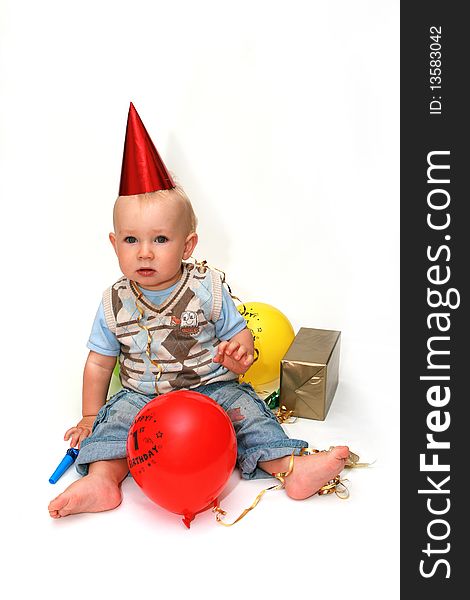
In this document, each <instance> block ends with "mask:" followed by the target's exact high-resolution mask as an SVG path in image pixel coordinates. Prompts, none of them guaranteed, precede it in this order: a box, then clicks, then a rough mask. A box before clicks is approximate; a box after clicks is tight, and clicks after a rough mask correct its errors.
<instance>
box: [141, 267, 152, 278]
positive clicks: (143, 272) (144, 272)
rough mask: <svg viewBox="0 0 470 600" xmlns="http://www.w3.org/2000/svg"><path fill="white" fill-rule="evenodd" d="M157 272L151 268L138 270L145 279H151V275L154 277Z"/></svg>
mask: <svg viewBox="0 0 470 600" xmlns="http://www.w3.org/2000/svg"><path fill="white" fill-rule="evenodd" d="M155 272H156V271H155V269H150V268H142V269H137V273H138V274H139V275H142V276H143V277H150V275H153V274H154V273H155Z"/></svg>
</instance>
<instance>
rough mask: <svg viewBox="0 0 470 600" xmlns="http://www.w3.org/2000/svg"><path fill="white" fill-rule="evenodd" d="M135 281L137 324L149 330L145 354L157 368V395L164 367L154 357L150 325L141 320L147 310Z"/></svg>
mask: <svg viewBox="0 0 470 600" xmlns="http://www.w3.org/2000/svg"><path fill="white" fill-rule="evenodd" d="M133 283H134V285H135V287H136V289H137V292H138V295H137V298H136V300H135V305H136V307H137V310H138V311H139V316H138V317H137V325H138V326H139V327H140V328H141V329H143V330H144V331H146V332H147V347H146V348H145V354H146V355H147V357H148V359H149V361H150V362H151V363H152V365H153V366H154V367H156V368H157V374H156V376H155V393H156V394H157V396H159V395H160V392H159V391H158V382H159V380H160V377H161V376H162V373H163V367H162V365H161V364H160V363H159V362H157V361H156V360H154V359H153V358H152V334H151V333H150V329H149V327H147V325H144V324H143V323H142V322H141V321H142V319H143V318H144V315H145V311H144V309H143V307H142V306H141V305H140V304H139V302H141V298H142V296H143V294H142V290H141V289H140V287H139V286H138V285H137V284H136V282H135V281H134V282H133Z"/></svg>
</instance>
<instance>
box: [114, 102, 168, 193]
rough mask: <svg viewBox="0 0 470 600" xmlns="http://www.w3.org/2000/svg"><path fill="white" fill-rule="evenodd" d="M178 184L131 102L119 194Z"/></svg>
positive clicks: (153, 190)
mask: <svg viewBox="0 0 470 600" xmlns="http://www.w3.org/2000/svg"><path fill="white" fill-rule="evenodd" d="M174 187H175V183H174V181H173V179H172V177H171V175H170V174H169V173H168V170H167V168H166V167H165V165H164V163H163V161H162V159H161V158H160V155H159V154H158V152H157V149H156V148H155V146H154V144H153V142H152V140H151V139H150V136H149V134H148V133H147V130H146V129H145V127H144V124H143V123H142V121H141V118H140V117H139V115H138V114H137V111H136V109H135V107H134V105H133V104H132V102H131V105H130V107H129V115H128V117H127V129H126V141H125V143H124V155H123V157H122V169H121V183H120V185H119V195H120V196H133V195H134V194H144V193H146V192H157V191H159V190H171V189H172V188H174Z"/></svg>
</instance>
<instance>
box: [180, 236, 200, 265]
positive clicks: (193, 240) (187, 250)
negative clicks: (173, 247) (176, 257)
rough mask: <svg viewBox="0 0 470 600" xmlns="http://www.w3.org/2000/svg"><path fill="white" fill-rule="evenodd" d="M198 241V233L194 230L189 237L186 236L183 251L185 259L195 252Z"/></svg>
mask: <svg viewBox="0 0 470 600" xmlns="http://www.w3.org/2000/svg"><path fill="white" fill-rule="evenodd" d="M197 242H198V237H197V233H196V232H194V231H193V233H190V234H189V235H188V237H187V238H186V241H185V242H184V253H183V259H184V260H186V259H188V258H189V257H190V256H191V254H192V253H193V252H194V248H195V247H196V245H197Z"/></svg>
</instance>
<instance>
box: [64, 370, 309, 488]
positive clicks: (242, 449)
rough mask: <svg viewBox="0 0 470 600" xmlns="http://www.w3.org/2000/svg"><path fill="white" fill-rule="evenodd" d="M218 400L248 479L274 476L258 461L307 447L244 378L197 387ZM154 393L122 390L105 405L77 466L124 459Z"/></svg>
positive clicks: (80, 469)
mask: <svg viewBox="0 0 470 600" xmlns="http://www.w3.org/2000/svg"><path fill="white" fill-rule="evenodd" d="M192 391H194V392H199V393H200V394H204V395H206V396H209V397H210V398H212V399H213V400H215V401H216V402H217V403H218V404H220V406H221V407H222V408H223V409H224V410H225V412H226V413H227V414H228V416H229V417H230V420H231V421H232V423H233V427H234V429H235V433H236V435H237V464H238V467H239V468H240V471H241V475H242V477H243V478H244V479H260V478H267V477H271V475H269V474H268V473H266V472H265V471H263V470H262V469H259V468H258V467H257V464H258V461H265V460H273V459H276V458H281V457H283V456H290V455H291V454H292V452H293V451H294V453H295V454H299V453H300V450H301V448H305V447H307V446H308V442H306V441H304V440H295V439H291V438H289V437H288V436H287V435H286V433H285V432H284V430H283V429H282V427H281V425H280V424H279V423H278V421H277V419H276V417H275V416H274V414H273V413H272V412H271V410H269V408H268V407H267V406H266V403H265V402H264V401H263V400H261V399H260V398H258V396H257V395H256V393H255V391H254V390H253V388H252V387H251V386H250V385H248V384H246V383H241V384H240V383H238V382H237V381H223V382H220V383H210V384H208V385H201V386H199V387H197V388H194V389H193V390H192ZM153 397H154V396H146V395H144V394H139V393H137V392H134V391H131V390H128V389H122V390H120V391H119V392H118V393H117V394H115V395H114V396H113V397H112V398H110V399H109V401H108V402H107V403H106V404H105V405H104V406H103V407H102V408H101V410H100V411H99V413H98V414H97V416H96V419H95V422H94V424H93V429H92V433H91V435H90V437H88V438H86V439H84V440H83V442H82V444H81V447H80V452H79V454H78V457H77V460H76V461H75V465H76V469H77V471H78V472H79V473H80V475H86V474H87V473H88V465H89V463H92V462H96V461H99V460H111V459H115V458H126V442H127V434H128V431H129V429H130V427H131V425H132V422H133V421H134V418H135V416H136V415H137V413H138V412H139V411H140V410H141V409H142V408H143V407H144V406H145V405H146V404H147V402H149V401H150V400H151V399H152V398H153Z"/></svg>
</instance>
